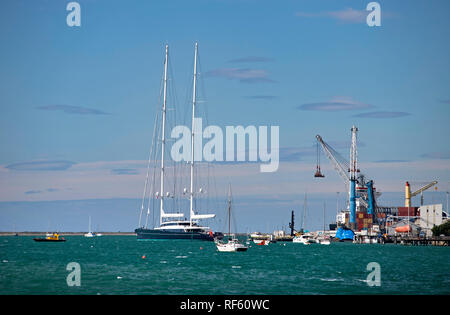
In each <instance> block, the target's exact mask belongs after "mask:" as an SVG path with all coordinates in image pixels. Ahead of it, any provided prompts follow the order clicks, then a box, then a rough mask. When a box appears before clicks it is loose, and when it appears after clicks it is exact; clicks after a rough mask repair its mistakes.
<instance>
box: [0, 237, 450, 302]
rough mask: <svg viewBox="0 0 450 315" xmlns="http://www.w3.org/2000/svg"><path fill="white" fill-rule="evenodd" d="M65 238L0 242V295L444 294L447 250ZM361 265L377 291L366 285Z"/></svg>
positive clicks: (449, 286) (449, 261)
mask: <svg viewBox="0 0 450 315" xmlns="http://www.w3.org/2000/svg"><path fill="white" fill-rule="evenodd" d="M66 240H67V241H66V242H60V243H50V242H49V243H45V242H34V241H33V237H29V236H16V237H15V236H3V237H0V294H92V295H95V294H182V295H184V294H193V295H197V294H208V295H210V294H212V295H219V294H227V295H228V294H230V295H231V294H274V295H278V294H449V293H450V277H449V276H448V270H449V267H450V248H449V247H434V246H403V245H394V244H386V245H381V244H349V243H332V244H331V245H328V246H325V245H319V244H312V245H309V246H305V245H303V244H298V243H289V242H287V243H281V242H278V243H272V244H270V245H269V246H258V245H256V244H253V243H252V244H251V245H250V246H251V247H250V248H249V249H248V251H246V252H238V253H220V252H217V250H216V247H215V244H214V243H213V242H204V241H186V240H167V241H137V240H136V237H134V236H108V235H106V236H101V237H94V238H85V237H83V236H67V237H66ZM371 262H375V263H377V264H379V280H380V282H379V283H378V284H379V285H369V284H370V281H371V272H372V271H371V270H370V269H369V270H368V269H367V266H368V264H369V263H371ZM70 263H77V264H79V267H80V269H79V274H78V275H77V276H78V277H79V280H80V281H79V285H73V283H72V285H70V281H68V278H70V277H72V275H73V274H72V275H71V272H73V270H71V269H70V268H69V269H67V266H68V264H70Z"/></svg>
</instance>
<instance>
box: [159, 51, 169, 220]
mask: <svg viewBox="0 0 450 315" xmlns="http://www.w3.org/2000/svg"><path fill="white" fill-rule="evenodd" d="M168 56H169V45H166V59H165V62H164V92H163V93H164V97H163V108H162V132H161V133H162V135H161V190H160V195H161V206H160V209H159V212H160V216H159V222H160V224H162V221H163V214H164V145H165V142H166V101H167V63H168Z"/></svg>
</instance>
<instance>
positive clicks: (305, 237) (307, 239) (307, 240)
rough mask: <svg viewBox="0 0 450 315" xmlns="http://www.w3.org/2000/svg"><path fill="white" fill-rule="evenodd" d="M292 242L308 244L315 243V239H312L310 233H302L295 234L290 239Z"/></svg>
mask: <svg viewBox="0 0 450 315" xmlns="http://www.w3.org/2000/svg"><path fill="white" fill-rule="evenodd" d="M292 242H293V243H301V244H303V245H309V244H311V243H315V240H314V239H313V237H312V235H311V234H308V233H307V234H302V235H298V236H295V237H294V239H293V240H292Z"/></svg>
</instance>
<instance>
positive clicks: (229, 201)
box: [228, 184, 231, 239]
mask: <svg viewBox="0 0 450 315" xmlns="http://www.w3.org/2000/svg"><path fill="white" fill-rule="evenodd" d="M230 235H231V184H230V185H229V186H228V239H231V236H230Z"/></svg>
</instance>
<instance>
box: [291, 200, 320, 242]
mask: <svg viewBox="0 0 450 315" xmlns="http://www.w3.org/2000/svg"><path fill="white" fill-rule="evenodd" d="M305 220H306V192H305V200H304V201H303V221H302V233H301V234H297V235H296V236H295V237H294V238H293V239H292V242H293V243H301V244H303V245H309V244H311V243H315V241H314V238H313V235H312V234H311V233H305Z"/></svg>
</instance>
